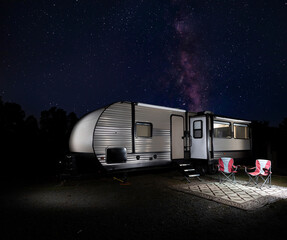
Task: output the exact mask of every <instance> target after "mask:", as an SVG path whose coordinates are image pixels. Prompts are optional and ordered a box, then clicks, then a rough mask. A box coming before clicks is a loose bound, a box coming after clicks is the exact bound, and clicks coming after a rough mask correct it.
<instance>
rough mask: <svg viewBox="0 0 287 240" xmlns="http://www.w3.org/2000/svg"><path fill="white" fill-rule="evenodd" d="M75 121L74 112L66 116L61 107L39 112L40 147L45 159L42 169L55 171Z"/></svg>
mask: <svg viewBox="0 0 287 240" xmlns="http://www.w3.org/2000/svg"><path fill="white" fill-rule="evenodd" d="M76 121H77V117H76V115H75V114H73V113H71V114H69V115H68V116H67V114H66V112H65V111H64V110H63V109H59V108H56V107H52V108H51V109H49V110H48V111H43V112H42V113H41V118H40V135H41V144H42V146H41V149H42V153H43V154H44V159H45V161H44V162H45V166H44V169H45V170H47V171H48V172H49V173H53V174H55V173H56V170H57V165H58V162H59V161H60V160H61V159H63V158H64V155H65V154H66V153H67V152H68V150H69V149H68V141H69V136H70V132H71V130H72V127H73V125H74V124H75V122H76Z"/></svg>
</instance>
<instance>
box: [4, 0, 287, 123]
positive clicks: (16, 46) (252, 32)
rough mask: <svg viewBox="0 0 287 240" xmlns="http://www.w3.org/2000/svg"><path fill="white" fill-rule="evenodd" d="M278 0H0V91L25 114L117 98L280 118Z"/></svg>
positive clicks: (285, 25) (283, 17)
mask: <svg viewBox="0 0 287 240" xmlns="http://www.w3.org/2000/svg"><path fill="white" fill-rule="evenodd" d="M286 11H287V2H286V1H280V0H270V1H264V0H257V1H251V0H250V1H242V0H234V1H232V0H229V1H227V0H218V1H217V0H210V1H207V0H195V1H193V0H189V1H187V0H178V1H177V0H161V1H160V0H117V1H114V0H113V1H112V0H111V1H109V0H94V1H92V0H59V1H56V0H50V1H48V0H46V1H43V0H27V1H24V0H2V1H1V3H0V96H2V98H3V101H11V102H16V103H18V104H20V105H21V106H22V108H23V109H24V111H25V112H26V114H27V115H30V114H33V115H35V116H36V117H39V115H40V112H41V111H43V110H48V109H49V108H51V107H53V106H56V107H58V108H62V109H64V110H65V111H67V112H72V111H73V112H75V113H76V114H77V115H78V116H79V117H80V116H82V115H83V114H86V113H87V112H90V111H92V110H95V109H97V108H100V107H103V106H105V105H108V104H110V103H113V102H116V101H122V100H127V101H135V102H144V103H150V104H156V105H163V106H168V107H177V108H183V109H188V110H190V111H201V110H210V111H213V112H215V113H216V114H220V115H227V116H231V117H239V118H243V119H249V120H260V121H262V120H266V121H269V122H270V125H273V126H276V125H278V123H280V122H281V121H282V120H283V118H284V117H287V101H286V97H287V96H286V95H287V74H286V73H287V71H286V54H287V44H286V43H287V12H286Z"/></svg>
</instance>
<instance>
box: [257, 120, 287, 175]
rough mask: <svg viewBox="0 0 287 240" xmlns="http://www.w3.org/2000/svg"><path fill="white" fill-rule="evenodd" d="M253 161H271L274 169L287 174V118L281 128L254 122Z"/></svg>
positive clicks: (280, 125)
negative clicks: (260, 159) (261, 159)
mask: <svg viewBox="0 0 287 240" xmlns="http://www.w3.org/2000/svg"><path fill="white" fill-rule="evenodd" d="M252 140H253V141H252V144H253V146H252V147H253V160H254V159H259V158H263V159H269V160H271V161H272V169H273V170H276V171H277V172H279V173H280V172H281V173H284V174H287V159H286V150H287V118H285V119H284V120H283V121H282V122H281V123H280V124H279V127H270V126H269V124H268V122H257V121H254V122H252Z"/></svg>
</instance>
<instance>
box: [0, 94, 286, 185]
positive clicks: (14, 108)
mask: <svg viewBox="0 0 287 240" xmlns="http://www.w3.org/2000/svg"><path fill="white" fill-rule="evenodd" d="M77 121H78V118H77V116H76V115H75V113H69V114H67V113H66V112H65V111H64V110H63V109H59V108H56V107H52V108H50V109H49V110H46V111H42V112H41V116H40V119H39V121H38V120H37V119H36V118H35V117H34V116H28V117H26V115H25V112H24V111H23V109H22V108H21V106H20V105H19V104H16V103H10V102H3V101H2V98H1V97H0V151H1V152H0V164H1V165H0V166H1V170H2V171H1V176H0V179H1V177H5V178H10V179H15V178H19V177H20V178H25V179H32V180H38V179H41V178H46V177H48V176H55V175H57V174H58V173H59V172H58V171H59V169H58V168H59V164H58V163H59V161H61V160H63V158H64V157H65V155H66V153H68V151H69V137H70V133H71V131H72V129H73V126H74V125H75V123H76V122H77ZM252 138H253V143H252V144H253V158H252V159H251V160H250V162H249V163H248V164H253V165H254V162H255V159H258V158H264V159H270V160H272V162H273V167H275V168H276V169H279V170H281V169H285V170H287V160H286V157H285V155H286V154H285V150H286V149H287V118H285V119H284V120H283V121H282V123H281V124H280V125H279V127H278V128H275V127H269V124H268V122H256V121H255V122H253V123H252Z"/></svg>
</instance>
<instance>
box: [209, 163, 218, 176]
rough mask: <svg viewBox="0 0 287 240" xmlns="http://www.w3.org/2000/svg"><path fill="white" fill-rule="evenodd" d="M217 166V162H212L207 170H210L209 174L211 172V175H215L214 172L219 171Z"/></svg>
mask: <svg viewBox="0 0 287 240" xmlns="http://www.w3.org/2000/svg"><path fill="white" fill-rule="evenodd" d="M217 170H218V169H217V166H216V164H214V163H213V164H210V165H208V168H207V171H208V174H210V175H214V174H216V173H217Z"/></svg>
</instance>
